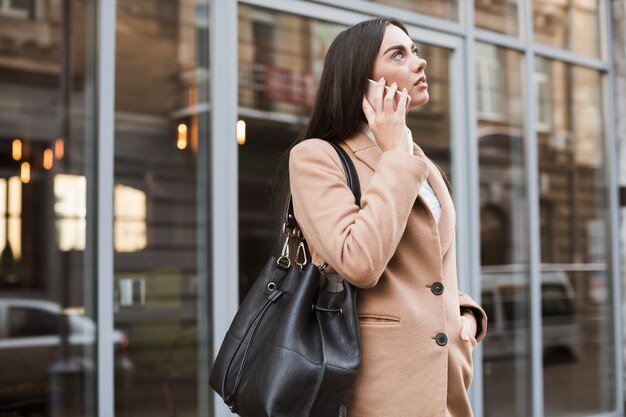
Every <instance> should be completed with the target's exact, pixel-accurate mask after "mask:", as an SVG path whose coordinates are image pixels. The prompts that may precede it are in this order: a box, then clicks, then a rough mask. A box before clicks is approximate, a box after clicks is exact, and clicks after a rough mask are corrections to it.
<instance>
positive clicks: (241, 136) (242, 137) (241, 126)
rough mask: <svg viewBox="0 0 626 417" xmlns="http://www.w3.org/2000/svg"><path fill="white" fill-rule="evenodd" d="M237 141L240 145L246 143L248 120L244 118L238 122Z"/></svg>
mask: <svg viewBox="0 0 626 417" xmlns="http://www.w3.org/2000/svg"><path fill="white" fill-rule="evenodd" d="M237 143H238V144H240V145H243V144H244V143H246V122H244V121H243V120H239V121H238V122H237Z"/></svg>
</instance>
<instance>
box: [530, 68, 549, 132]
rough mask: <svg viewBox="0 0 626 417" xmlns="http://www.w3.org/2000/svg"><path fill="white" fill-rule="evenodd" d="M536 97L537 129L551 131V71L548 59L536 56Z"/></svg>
mask: <svg viewBox="0 0 626 417" xmlns="http://www.w3.org/2000/svg"><path fill="white" fill-rule="evenodd" d="M533 80H534V82H535V97H537V105H536V106H535V109H537V114H536V117H537V130H541V131H549V130H550V129H551V126H552V123H551V119H550V115H551V114H552V109H551V107H550V106H551V103H552V90H551V82H550V72H549V71H548V66H547V60H546V59H545V58H542V57H535V74H534V75H533Z"/></svg>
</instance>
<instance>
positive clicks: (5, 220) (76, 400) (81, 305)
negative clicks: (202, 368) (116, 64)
mask: <svg viewBox="0 0 626 417" xmlns="http://www.w3.org/2000/svg"><path fill="white" fill-rule="evenodd" d="M44 3H45V4H44ZM64 5H67V7H63V6H64ZM93 10H94V9H90V8H88V7H87V6H86V2H84V1H76V2H60V1H52V2H39V1H37V2H36V1H27V0H2V1H0V40H1V41H0V92H1V93H0V415H3V416H5V415H6V416H11V417H26V416H64V417H65V416H67V417H74V416H87V415H95V407H96V403H95V401H94V395H95V388H96V384H95V379H96V376H95V375H96V374H97V362H96V356H95V350H96V346H95V340H96V339H95V329H96V327H95V321H94V314H93V312H94V308H95V305H94V303H93V300H95V299H96V295H97V294H95V293H94V292H93V287H94V285H93V275H92V271H93V270H94V268H93V265H92V264H91V263H90V259H92V258H93V253H92V251H93V249H94V245H93V244H92V240H91V238H92V237H91V236H89V234H88V231H87V221H86V219H87V216H90V217H92V216H93V213H87V212H86V207H87V203H88V201H87V193H86V185H85V179H86V178H90V177H91V174H92V172H93V168H94V167H93V166H92V164H91V163H90V162H89V161H90V160H91V159H90V156H91V155H90V154H89V153H88V152H87V151H86V149H93V147H94V142H93V141H94V138H93V137H92V133H91V131H90V130H88V129H87V127H88V126H92V125H93V123H94V120H93V114H92V113H91V109H92V107H91V104H92V103H91V100H90V99H89V95H88V94H87V91H94V84H93V83H92V80H94V79H95V75H94V74H93V73H92V72H91V70H90V68H92V65H93V57H94V56H95V54H96V51H95V50H94V49H93V48H90V47H88V46H87V45H86V42H85V41H78V40H79V39H80V40H85V39H88V38H89V37H90V35H89V33H87V32H86V30H87V29H86V28H87V27H88V22H90V21H92V19H93V17H94V16H91V15H90V14H91V12H92V11H93ZM70 40H71V41H70ZM59 142H62V143H63V144H64V145H63V150H64V153H62V154H59V153H56V154H55V152H54V149H55V148H56V147H57V144H58V143H59ZM64 178H65V179H67V178H74V179H75V178H80V179H82V181H83V183H82V188H80V189H76V188H74V189H72V190H71V195H69V194H70V190H69V189H68V188H67V187H66V188H65V190H60V188H59V187H60V186H59V181H61V182H63V179H64ZM66 185H67V186H72V185H75V184H68V183H67V182H66ZM61 188H63V187H61ZM62 196H63V197H62ZM77 209H80V210H77ZM118 335H119V339H116V340H115V341H112V343H114V344H115V345H116V347H117V346H119V343H118V341H119V340H121V338H122V336H123V335H122V334H121V333H118ZM124 359H125V356H124V355H121V356H120V361H122V360H124ZM117 364H120V369H124V367H125V365H127V366H126V368H125V369H128V368H129V367H130V366H129V365H130V363H129V362H127V361H125V362H124V365H122V364H121V362H117V363H116V365H117ZM111 366H113V364H112V365H111ZM120 375H124V372H123V371H121V372H120Z"/></svg>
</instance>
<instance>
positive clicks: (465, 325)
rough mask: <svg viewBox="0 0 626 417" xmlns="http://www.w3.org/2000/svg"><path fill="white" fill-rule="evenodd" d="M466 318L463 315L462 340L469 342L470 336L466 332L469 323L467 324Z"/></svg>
mask: <svg viewBox="0 0 626 417" xmlns="http://www.w3.org/2000/svg"><path fill="white" fill-rule="evenodd" d="M466 323H467V322H466V320H465V318H464V317H463V316H461V340H463V341H465V342H469V340H470V338H469V336H468V335H467V334H466V333H467V331H466V329H467V324H466Z"/></svg>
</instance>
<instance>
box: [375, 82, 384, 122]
mask: <svg viewBox="0 0 626 417" xmlns="http://www.w3.org/2000/svg"><path fill="white" fill-rule="evenodd" d="M384 96H385V79H384V78H383V77H381V78H380V80H378V87H376V97H375V99H374V110H376V113H381V112H382V111H383V98H384Z"/></svg>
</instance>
